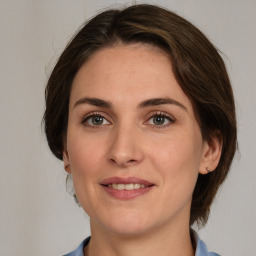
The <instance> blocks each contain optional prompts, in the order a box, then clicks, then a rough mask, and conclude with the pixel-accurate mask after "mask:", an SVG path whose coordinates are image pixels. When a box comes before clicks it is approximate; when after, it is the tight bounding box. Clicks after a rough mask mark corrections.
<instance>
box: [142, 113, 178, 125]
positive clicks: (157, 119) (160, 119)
mask: <svg viewBox="0 0 256 256" xmlns="http://www.w3.org/2000/svg"><path fill="white" fill-rule="evenodd" d="M174 122H175V120H174V118H172V117H170V116H169V115H167V114H163V113H159V114H154V115H153V116H151V117H150V118H149V120H148V122H147V123H148V124H150V125H153V126H162V127H163V126H168V125H169V124H171V123H174Z"/></svg>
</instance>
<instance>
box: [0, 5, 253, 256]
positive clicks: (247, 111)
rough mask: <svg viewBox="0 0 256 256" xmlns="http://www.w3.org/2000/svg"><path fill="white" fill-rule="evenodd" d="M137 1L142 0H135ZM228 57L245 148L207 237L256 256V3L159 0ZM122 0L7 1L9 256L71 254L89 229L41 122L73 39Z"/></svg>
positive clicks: (1, 237) (0, 116)
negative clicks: (53, 74)
mask: <svg viewBox="0 0 256 256" xmlns="http://www.w3.org/2000/svg"><path fill="white" fill-rule="evenodd" d="M133 2H134V1H133ZM137 2H139V3H142V2H147V3H158V4H159V5H162V6H165V7H168V8H170V9H171V10H173V11H175V12H177V13H178V14H180V15H182V16H184V17H185V18H187V19H188V20H190V21H192V22H193V23H194V24H195V25H197V26H198V27H199V28H200V29H201V30H202V31H204V32H205V33H206V35H208V37H209V38H210V39H211V40H212V41H213V43H214V44H215V45H217V47H218V48H219V49H221V51H222V52H223V53H224V54H225V55H224V59H225V62H226V64H227V68H228V70H229V74H230V77H231V81H232V83H233V87H234V93H235V97H236V105H237V115H238V124H239V144H240V154H237V156H236V159H235V160H234V163H233V165H232V168H231V172H230V175H229V177H228V180H227V181H226V182H225V184H224V185H223V187H222V189H221V190H220V191H219V193H218V196H217V198H216V200H215V202H214V205H213V207H212V213H211V217H210V220H209V222H208V224H207V226H206V227H205V228H204V229H202V230H200V231H199V233H200V236H201V237H202V238H203V239H204V240H205V241H206V242H207V244H208V247H209V248H210V249H212V250H214V251H217V252H219V253H220V254H222V255H223V256H225V255H226V256H228V255H232V256H242V255H243V256H245V255H246V256H254V255H255V253H256V250H255V242H256V235H255V232H254V231H255V230H256V203H255V196H256V185H255V181H256V164H255V163H256V161H255V158H256V154H255V153H256V145H255V144H256V141H255V131H256V103H255V102H256V101H255V97H256V89H255V88H256V83H255V82H256V81H255V80H256V76H255V73H256V69H255V66H256V65H255V60H256V51H255V45H256V34H255V31H256V30H255V27H256V26H255V25H256V19H255V14H256V1H255V0H251V1H250V0H244V1H240V0H233V1H232V0H224V1H220V0H215V1H213V0H212V1H211V0H179V1H178V0H176V1H174V0H169V1H167V0H166V1H164V0H159V1H137ZM123 3H125V4H129V3H131V1H121V0H120V1H117V0H105V1H103V0H101V1H99V0H97V1H93V0H84V1H82V0H41V1H40V0H38V1H35V0H34V1H32V0H31V1H29V0H6V1H5V0H1V1H0V37H1V41H0V45H1V47H0V74H1V85H0V97H1V101H0V104H1V105H0V106H1V107H0V129H1V130H0V131H1V132H0V167H1V176H0V200H1V201H0V203H1V204H0V254H1V255H5V256H9V255H21V256H25V255H26V256H28V255H39V256H40V255H50V256H51V255H62V254H64V253H67V252H68V251H70V250H71V249H74V248H75V247H76V246H77V245H78V244H79V243H80V241H81V240H82V239H83V238H84V237H85V236H87V235H88V234H89V225H88V217H87V216H86V215H85V214H84V213H83V212H82V210H81V209H79V208H78V207H77V206H76V205H75V203H74V202H73V199H72V198H71V197H70V196H69V195H68V194H66V193H65V185H64V184H65V172H64V170H63V166H62V163H61V162H59V161H58V160H56V159H55V158H54V157H53V156H52V155H51V153H50V152H49V149H48V148H47V145H46V141H45V137H44V134H43V131H42V130H41V127H40V122H41V118H42V115H43V111H44V86H45V83H46V81H47V77H48V75H49V73H50V71H51V69H52V67H53V65H54V63H55V61H56V58H57V57H58V56H59V54H60V53H61V51H62V50H63V47H64V46H65V45H66V43H67V41H68V40H69V38H70V36H71V35H72V34H73V33H74V31H76V29H77V28H78V27H79V26H80V25H81V24H82V23H83V22H84V21H85V20H86V19H87V18H89V17H90V16H91V15H92V14H95V13H96V12H98V11H100V10H102V9H104V8H106V7H107V6H109V5H113V4H115V5H119V4H123Z"/></svg>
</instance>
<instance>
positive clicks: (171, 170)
mask: <svg viewBox="0 0 256 256" xmlns="http://www.w3.org/2000/svg"><path fill="white" fill-rule="evenodd" d="M201 148H202V143H201V136H200V133H195V134H194V135H192V134H191V132H189V133H183V134H182V135H176V136H172V137H169V138H167V139H165V141H164V142H161V141H160V142H159V143H154V147H152V151H151V153H150V154H151V157H150V159H151V162H152V164H153V165H154V168H155V169H157V170H158V172H159V173H160V174H161V176H162V179H163V183H165V184H166V185H167V186H168V187H169V186H172V188H174V187H175V188H177V189H178V190H180V191H182V190H183V189H184V188H186V187H187V188H188V189H189V190H191V189H192V190H193V188H194V185H195V183H196V180H197V176H198V171H199V164H200V160H201Z"/></svg>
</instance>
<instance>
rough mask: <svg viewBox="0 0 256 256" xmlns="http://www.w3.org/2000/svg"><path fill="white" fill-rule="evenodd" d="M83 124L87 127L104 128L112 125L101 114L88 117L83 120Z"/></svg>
mask: <svg viewBox="0 0 256 256" xmlns="http://www.w3.org/2000/svg"><path fill="white" fill-rule="evenodd" d="M82 124H84V125H86V126H103V125H109V124H111V123H110V122H109V121H108V120H107V119H106V118H105V117H104V116H102V115H100V114H90V115H89V116H88V115H87V116H85V117H84V118H83V120H82Z"/></svg>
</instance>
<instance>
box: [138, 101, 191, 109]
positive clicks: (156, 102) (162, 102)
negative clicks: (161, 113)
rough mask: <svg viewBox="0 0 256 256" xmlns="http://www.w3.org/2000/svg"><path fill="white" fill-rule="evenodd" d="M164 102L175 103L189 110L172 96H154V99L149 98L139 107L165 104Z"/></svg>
mask: <svg viewBox="0 0 256 256" xmlns="http://www.w3.org/2000/svg"><path fill="white" fill-rule="evenodd" d="M164 104H173V105H176V106H178V107H181V108H182V109H184V110H186V111H187V108H186V107H185V106H184V105H183V104H182V103H180V102H178V101H176V100H174V99H171V98H153V99H148V100H145V101H143V102H141V103H140V104H139V106H138V107H139V108H146V107H151V106H158V105H164Z"/></svg>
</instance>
